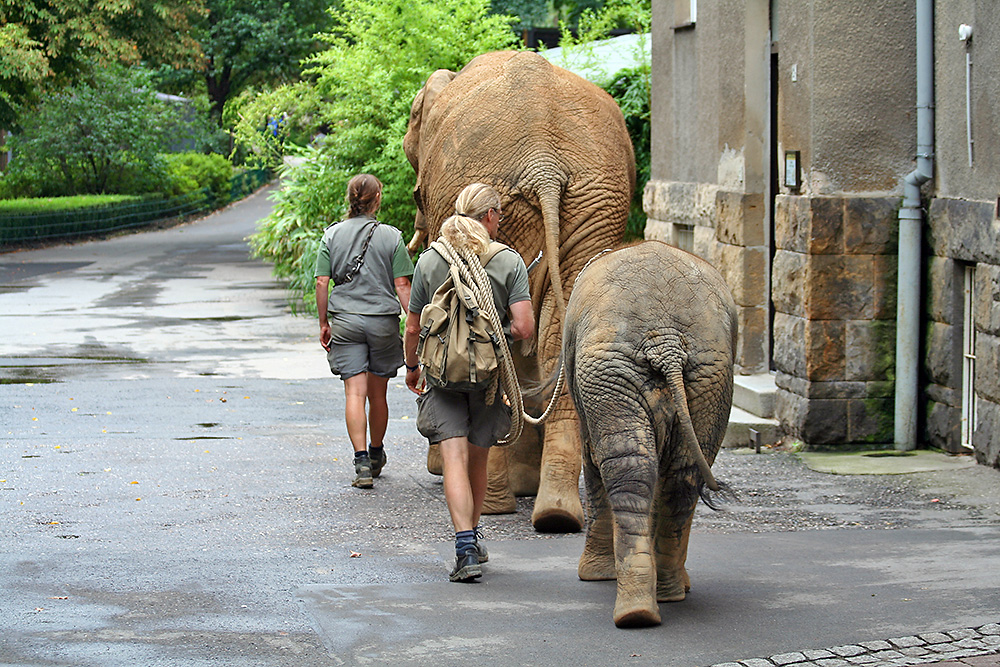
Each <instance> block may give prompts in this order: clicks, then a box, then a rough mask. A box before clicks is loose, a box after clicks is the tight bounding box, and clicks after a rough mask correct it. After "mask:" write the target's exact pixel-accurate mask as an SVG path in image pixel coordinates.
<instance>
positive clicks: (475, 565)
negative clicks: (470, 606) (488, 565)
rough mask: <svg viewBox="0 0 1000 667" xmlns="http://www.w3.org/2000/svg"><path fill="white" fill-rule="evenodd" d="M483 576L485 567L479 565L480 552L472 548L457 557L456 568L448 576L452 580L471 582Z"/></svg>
mask: <svg viewBox="0 0 1000 667" xmlns="http://www.w3.org/2000/svg"><path fill="white" fill-rule="evenodd" d="M481 576H483V568H481V567H479V552H478V550H476V549H470V550H469V551H468V552H466V553H464V554H462V555H461V556H456V557H455V569H454V570H452V572H451V575H450V576H449V577H448V579H449V580H450V581H460V582H462V583H470V582H472V581H474V580H475V579H478V578H479V577H481Z"/></svg>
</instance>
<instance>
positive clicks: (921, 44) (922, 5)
mask: <svg viewBox="0 0 1000 667" xmlns="http://www.w3.org/2000/svg"><path fill="white" fill-rule="evenodd" d="M933 175H934V2H933V0H917V168H916V169H914V170H913V171H912V172H910V173H909V174H907V176H906V178H905V179H904V182H903V204H902V206H901V207H900V209H899V265H898V266H899V271H898V273H899V276H898V282H897V286H896V296H897V305H896V411H895V445H896V449H897V450H900V451H906V450H911V449H916V446H917V377H918V373H917V371H918V369H919V364H920V359H919V356H918V354H919V349H920V284H921V283H920V259H921V257H920V255H921V231H922V230H921V224H922V220H923V210H922V207H921V203H920V186H921V185H923V184H924V183H926V182H927V181H929V180H930V179H931V177H932V176H933Z"/></svg>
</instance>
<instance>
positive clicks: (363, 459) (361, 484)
mask: <svg viewBox="0 0 1000 667" xmlns="http://www.w3.org/2000/svg"><path fill="white" fill-rule="evenodd" d="M351 486H353V487H357V488H359V489H370V488H372V487H373V486H375V482H374V481H372V461H371V459H370V458H368V454H365V455H364V456H355V457H354V481H353V482H351Z"/></svg>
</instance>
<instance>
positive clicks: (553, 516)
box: [531, 489, 583, 533]
mask: <svg viewBox="0 0 1000 667" xmlns="http://www.w3.org/2000/svg"><path fill="white" fill-rule="evenodd" d="M531 524H532V525H533V526H534V527H535V530H537V531H538V532H540V533H578V532H580V531H581V530H582V529H583V505H582V504H581V503H580V492H579V490H577V489H574V490H573V493H565V494H562V495H558V494H555V493H547V492H546V491H545V490H539V493H538V496H537V497H536V498H535V509H534V510H533V511H532V512H531Z"/></svg>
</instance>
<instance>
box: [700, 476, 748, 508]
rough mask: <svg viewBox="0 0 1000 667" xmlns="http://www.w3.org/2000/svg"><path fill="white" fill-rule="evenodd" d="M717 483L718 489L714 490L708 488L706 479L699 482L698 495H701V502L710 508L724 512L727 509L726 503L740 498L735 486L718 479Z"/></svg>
mask: <svg viewBox="0 0 1000 667" xmlns="http://www.w3.org/2000/svg"><path fill="white" fill-rule="evenodd" d="M715 483H716V484H717V485H718V487H719V490H718V491H712V490H711V489H710V488H708V485H707V484H705V482H704V480H702V481H700V482H698V495H699V496H700V497H701V502H703V503H705V504H706V505H708V507H709V509H711V510H713V511H716V512H724V511H725V509H726V508H725V504H724V503H725V502H727V501H728V502H735V501H736V500H739V497H738V496H737V495H736V491H735V490H734V489H733V487H731V486H729V485H728V484H726V483H725V482H720V481H718V480H716V482H715Z"/></svg>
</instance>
